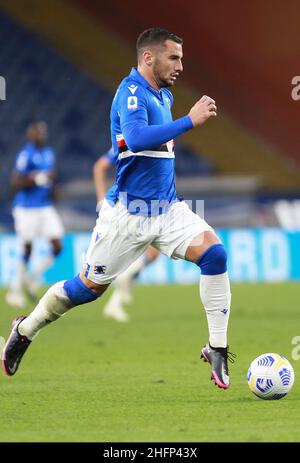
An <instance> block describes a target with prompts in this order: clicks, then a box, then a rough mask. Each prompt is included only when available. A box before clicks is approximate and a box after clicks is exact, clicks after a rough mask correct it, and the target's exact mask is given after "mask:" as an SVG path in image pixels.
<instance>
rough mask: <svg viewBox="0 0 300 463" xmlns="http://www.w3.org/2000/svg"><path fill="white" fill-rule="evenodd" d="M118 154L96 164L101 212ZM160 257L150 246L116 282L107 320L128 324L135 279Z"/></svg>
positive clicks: (96, 179) (106, 157)
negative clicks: (127, 305)
mask: <svg viewBox="0 0 300 463" xmlns="http://www.w3.org/2000/svg"><path fill="white" fill-rule="evenodd" d="M117 163H118V153H117V154H115V152H114V150H113V148H111V149H110V150H109V151H107V152H106V153H105V154H103V155H102V156H101V157H100V158H99V159H98V160H97V161H96V162H95V164H94V184H95V190H96V195H97V201H98V203H97V209H98V211H100V208H101V205H102V203H103V201H104V198H105V194H106V191H107V175H108V171H109V169H110V167H111V166H113V165H117ZM158 256H159V251H157V249H155V248H154V247H153V246H149V248H148V249H147V251H146V252H145V253H144V254H143V255H142V256H140V257H139V258H138V259H137V260H136V261H135V262H133V263H132V264H131V265H130V266H129V267H128V268H127V269H126V270H125V272H123V273H121V274H120V275H119V276H118V277H117V278H116V280H115V281H114V286H115V289H114V291H113V293H112V295H111V296H110V298H109V300H108V302H107V303H106V305H105V307H104V309H103V315H104V317H106V318H113V319H114V320H117V321H119V322H127V321H128V320H129V315H128V313H127V312H126V310H125V309H124V305H125V304H130V303H131V302H132V287H133V285H134V281H135V279H136V278H137V277H138V275H139V274H140V272H141V271H142V270H143V268H144V267H145V266H146V265H148V264H150V263H151V262H154V261H155V259H156V258H157V257H158Z"/></svg>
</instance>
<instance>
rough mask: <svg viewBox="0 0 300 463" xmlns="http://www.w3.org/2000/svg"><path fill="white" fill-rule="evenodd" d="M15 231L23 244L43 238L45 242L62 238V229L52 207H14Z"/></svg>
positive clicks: (60, 222)
mask: <svg viewBox="0 0 300 463" xmlns="http://www.w3.org/2000/svg"><path fill="white" fill-rule="evenodd" d="M13 218H14V221H15V230H16V233H17V235H18V236H19V237H20V238H21V240H22V241H23V242H24V243H28V242H32V241H33V240H34V239H36V238H39V237H43V238H46V239H47V240H49V241H50V240H54V239H60V238H62V236H63V234H64V227H63V224H62V221H61V219H60V217H59V215H58V213H57V212H56V209H55V208H54V207H53V206H46V207H19V206H17V207H15V208H14V209H13Z"/></svg>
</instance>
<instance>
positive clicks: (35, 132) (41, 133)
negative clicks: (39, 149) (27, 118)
mask: <svg viewBox="0 0 300 463" xmlns="http://www.w3.org/2000/svg"><path fill="white" fill-rule="evenodd" d="M28 138H29V139H30V140H31V141H32V142H33V143H34V144H35V145H37V146H43V145H45V143H46V140H47V125H46V124H45V123H44V122H40V123H38V124H34V125H32V126H30V127H29V130H28Z"/></svg>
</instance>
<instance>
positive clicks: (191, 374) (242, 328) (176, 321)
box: [0, 283, 300, 442]
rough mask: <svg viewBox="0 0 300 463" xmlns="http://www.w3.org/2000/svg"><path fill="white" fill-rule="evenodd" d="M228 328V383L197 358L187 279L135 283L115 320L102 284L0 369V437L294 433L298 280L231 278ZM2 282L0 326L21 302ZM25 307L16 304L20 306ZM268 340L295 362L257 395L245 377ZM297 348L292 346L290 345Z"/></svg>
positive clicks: (202, 326)
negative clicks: (16, 361)
mask: <svg viewBox="0 0 300 463" xmlns="http://www.w3.org/2000/svg"><path fill="white" fill-rule="evenodd" d="M232 293H233V304H232V312H231V322H230V329H229V341H230V342H229V344H230V350H232V351H233V352H235V353H236V354H237V359H236V362H235V363H234V365H231V364H230V368H231V380H232V388H231V389H229V390H227V391H224V390H220V389H218V388H217V387H215V386H214V385H213V383H212V382H211V381H210V368H209V366H208V365H207V364H204V363H203V362H200V361H199V351H200V348H201V347H202V345H203V344H204V343H205V342H206V341H207V325H206V317H205V313H204V311H203V309H202V307H201V306H200V302H199V297H198V288H197V286H161V287H149V286H139V287H137V288H135V299H134V304H133V305H132V306H131V307H130V308H129V309H128V310H129V312H130V316H131V321H130V323H128V324H119V323H117V322H114V321H110V320H105V319H103V317H102V315H101V310H102V307H103V305H104V303H105V301H106V300H107V297H108V294H107V295H105V296H104V297H103V299H102V300H99V301H97V302H94V303H92V304H90V305H89V306H88V305H87V306H81V307H78V308H76V309H73V310H72V311H70V312H69V313H68V314H67V315H66V316H64V317H63V318H62V319H61V320H59V321H58V322H56V323H53V324H52V325H50V326H48V327H46V328H45V329H44V330H43V331H42V332H41V333H40V334H39V336H38V337H37V338H36V340H35V341H34V342H33V343H32V345H31V346H30V348H29V350H28V352H27V353H26V355H25V357H24V359H23V362H22V364H21V366H20V369H19V371H18V373H17V374H16V376H14V377H12V378H8V377H6V376H5V375H4V374H3V373H2V372H1V379H0V393H1V402H0V440H1V441H2V442H7V441H15V442H16V441H33V442H36V441H52V442H58V441H68V442H70V441H81V442H83V441H105V442H116V441H124V442H132V441H133V442H134V441H146V442H153V441H171V442H176V441H181V442H188V441H189V442H203V441H215V442H222V441H231V442H236V441H255V442H265V441H268V442H271V441H272V442H274V441H299V440H300V427H299V399H300V361H293V360H292V359H291V355H292V354H291V352H292V349H293V348H295V346H293V345H292V338H293V337H295V336H300V324H299V300H300V286H299V284H296V283H295V284H292V283H290V284H273V285H266V284H264V285H263V284H259V285H258V284H249V285H242V284H240V285H233V287H232ZM4 294H5V293H4V290H1V293H0V301H1V318H0V336H3V337H5V338H6V337H7V335H8V333H9V330H10V322H11V320H12V319H13V318H14V317H15V316H16V315H19V314H21V313H22V312H19V311H17V310H14V309H12V308H9V307H8V306H7V305H6V304H5V298H4ZM29 311H30V308H29V309H28V310H26V311H25V314H26V313H29ZM265 352H278V353H280V354H282V355H284V356H285V357H287V358H288V359H289V360H290V361H291V362H292V364H293V366H294V369H295V384H294V387H293V389H292V391H291V392H290V394H289V395H288V396H287V397H285V398H284V399H282V400H279V401H263V400H261V399H258V398H256V397H255V396H254V395H253V394H252V393H251V392H250V390H249V389H248V386H247V383H246V374H247V369H248V366H249V364H250V362H251V360H253V359H254V358H255V357H256V356H257V355H259V354H262V353H265ZM299 352H300V350H299Z"/></svg>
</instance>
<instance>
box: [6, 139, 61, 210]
mask: <svg viewBox="0 0 300 463" xmlns="http://www.w3.org/2000/svg"><path fill="white" fill-rule="evenodd" d="M54 166H55V155H54V152H53V150H52V149H51V148H49V147H43V148H37V147H36V146H35V145H34V144H33V143H28V144H27V145H25V146H24V148H23V149H22V151H21V152H20V153H19V154H18V155H17V159H16V165H15V171H16V172H18V173H20V174H22V175H29V174H37V173H38V172H50V171H52V170H53V169H54ZM51 189H52V186H51V185H47V186H33V187H31V188H23V189H21V190H19V191H18V192H17V194H16V196H15V200H14V206H20V207H45V206H49V205H51V204H52V199H51Z"/></svg>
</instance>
